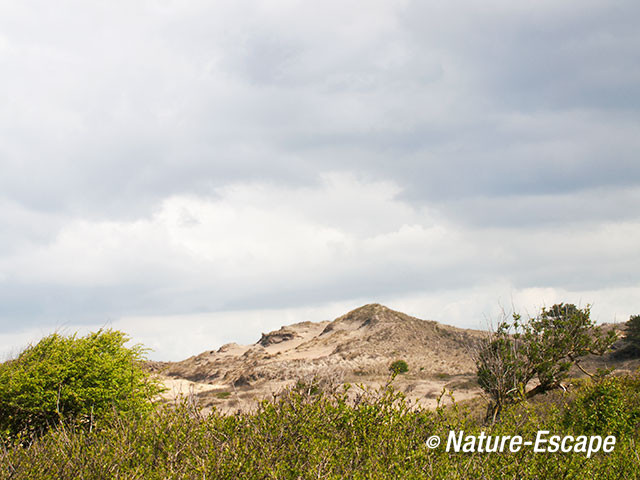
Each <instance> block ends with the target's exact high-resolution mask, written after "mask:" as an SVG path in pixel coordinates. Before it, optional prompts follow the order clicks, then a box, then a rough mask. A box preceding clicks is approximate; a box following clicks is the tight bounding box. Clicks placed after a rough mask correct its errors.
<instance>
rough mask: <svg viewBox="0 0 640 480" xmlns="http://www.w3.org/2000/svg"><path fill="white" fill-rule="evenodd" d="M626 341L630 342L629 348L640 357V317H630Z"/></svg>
mask: <svg viewBox="0 0 640 480" xmlns="http://www.w3.org/2000/svg"><path fill="white" fill-rule="evenodd" d="M624 339H625V340H626V341H627V342H629V348H630V350H631V351H632V353H634V354H636V355H640V315H631V317H629V321H628V322H627V332H626V334H625V337H624Z"/></svg>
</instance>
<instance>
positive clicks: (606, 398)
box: [564, 376, 640, 436]
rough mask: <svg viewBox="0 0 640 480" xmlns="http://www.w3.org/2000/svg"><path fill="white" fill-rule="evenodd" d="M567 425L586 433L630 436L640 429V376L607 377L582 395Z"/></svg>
mask: <svg viewBox="0 0 640 480" xmlns="http://www.w3.org/2000/svg"><path fill="white" fill-rule="evenodd" d="M564 423H565V425H567V426H571V427H573V428H574V429H575V430H577V431H578V432H580V433H585V434H597V435H605V434H613V435H617V436H621V435H625V434H630V433H632V432H633V431H634V430H635V429H636V428H638V427H639V426H640V377H637V376H636V377H633V376H625V377H607V378H603V379H600V380H599V381H596V382H593V383H589V384H587V385H586V386H585V387H583V389H582V390H580V392H579V393H578V396H577V397H576V399H575V401H574V402H573V404H572V407H571V408H570V409H567V410H566V411H565V415H564Z"/></svg>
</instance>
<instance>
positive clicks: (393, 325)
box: [156, 304, 484, 411]
mask: <svg viewBox="0 0 640 480" xmlns="http://www.w3.org/2000/svg"><path fill="white" fill-rule="evenodd" d="M481 335H484V333H483V332H479V331H475V330H464V329H459V328H455V327H451V326H448V325H442V324H439V323H437V322H434V321H427V320H420V319H418V318H415V317H411V316H409V315H406V314H404V313H401V312H396V311H394V310H391V309H389V308H387V307H384V306H382V305H379V304H370V305H365V306H363V307H360V308H358V309H356V310H353V311H351V312H349V313H347V314H346V315H343V316H341V317H339V318H337V319H335V320H333V321H323V322H302V323H297V324H293V325H288V326H284V327H282V328H280V329H279V330H276V331H273V332H270V333H267V334H263V335H262V337H261V338H260V340H258V342H256V343H255V344H254V345H246V346H242V345H237V344H227V345H224V346H222V347H221V348H219V349H218V350H217V351H213V350H212V351H207V352H203V353H201V354H199V355H196V356H194V357H191V358H188V359H186V360H183V361H181V362H175V363H166V364H162V365H156V367H157V369H158V370H159V371H160V373H161V375H162V376H163V378H164V379H165V382H166V384H167V386H168V387H169V390H168V392H165V394H164V397H165V398H167V399H171V398H175V397H176V396H177V395H180V394H189V393H191V394H193V395H195V396H196V397H197V398H198V399H199V400H200V401H201V402H202V404H203V405H204V406H205V407H213V406H216V407H217V408H219V409H221V410H224V411H230V410H236V409H243V410H244V409H248V408H251V406H253V405H255V404H256V401H257V400H259V399H261V398H269V397H271V396H272V395H273V394H274V393H277V392H279V391H281V390H282V389H284V388H285V387H287V386H289V385H291V384H293V383H294V382H297V381H298V380H300V379H302V380H306V381H309V380H311V379H312V378H314V377H315V378H322V379H331V381H332V382H333V383H345V382H348V383H351V384H362V385H364V386H368V387H374V388H375V387H377V386H381V385H384V384H385V383H386V382H387V381H388V379H389V365H390V364H391V362H393V361H394V360H398V359H403V360H405V361H406V362H407V363H408V365H409V372H407V373H406V374H403V375H400V376H398V377H397V378H396V379H395V380H394V382H393V385H394V386H395V388H397V389H398V390H400V391H403V392H405V393H406V395H407V396H408V397H409V398H410V399H412V400H416V401H418V402H419V403H420V404H422V405H424V406H434V405H435V404H436V399H437V398H438V397H439V396H440V394H441V393H442V391H443V389H446V390H447V391H449V392H453V394H454V396H455V398H456V399H464V398H469V397H471V396H475V395H478V394H479V388H478V386H477V384H476V382H475V365H474V362H473V360H472V358H471V355H470V347H471V346H472V345H473V344H474V343H475V341H476V340H477V339H478V338H480V336H481Z"/></svg>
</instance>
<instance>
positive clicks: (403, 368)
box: [389, 360, 409, 375]
mask: <svg viewBox="0 0 640 480" xmlns="http://www.w3.org/2000/svg"><path fill="white" fill-rule="evenodd" d="M389 371H390V372H391V373H394V374H396V375H399V374H401V373H406V372H408V371H409V365H407V362H405V361H404V360H396V361H395V362H393V363H392V364H391V366H390V367H389Z"/></svg>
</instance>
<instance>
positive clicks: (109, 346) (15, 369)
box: [0, 330, 160, 435]
mask: <svg viewBox="0 0 640 480" xmlns="http://www.w3.org/2000/svg"><path fill="white" fill-rule="evenodd" d="M128 340H129V338H128V337H127V336H126V335H125V334H124V333H122V332H120V331H117V330H100V331H98V332H94V333H90V334H89V335H87V336H86V337H80V338H78V337H76V335H71V336H62V335H60V334H57V333H54V334H52V335H49V336H48V337H45V338H43V339H42V340H41V341H40V342H38V343H37V344H36V345H32V346H29V347H28V348H27V349H25V350H24V351H23V352H22V353H21V354H20V355H19V356H18V357H17V358H15V359H13V360H10V361H7V362H5V363H3V364H0V433H2V434H4V435H16V434H18V433H19V432H24V431H26V432H27V433H41V432H42V431H44V430H46V429H47V428H48V427H49V426H51V425H53V424H56V423H59V422H60V421H61V420H73V421H79V422H80V423H82V424H85V425H90V426H93V425H95V423H96V422H97V421H99V420H100V419H102V418H104V417H105V416H106V415H108V414H110V413H111V412H114V411H115V412H119V413H124V412H143V411H147V410H148V409H150V408H151V403H150V400H151V398H152V397H153V396H155V395H156V394H157V393H158V392H159V391H160V388H159V386H158V384H157V383H156V382H154V381H152V380H151V379H150V377H149V375H148V374H147V373H146V372H145V371H144V370H143V369H142V361H143V359H144V353H145V350H144V349H143V348H142V347H141V346H139V345H135V346H133V347H131V348H126V347H125V346H124V344H125V343H126V342H127V341H128Z"/></svg>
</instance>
